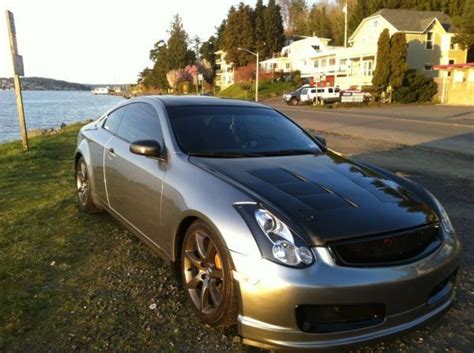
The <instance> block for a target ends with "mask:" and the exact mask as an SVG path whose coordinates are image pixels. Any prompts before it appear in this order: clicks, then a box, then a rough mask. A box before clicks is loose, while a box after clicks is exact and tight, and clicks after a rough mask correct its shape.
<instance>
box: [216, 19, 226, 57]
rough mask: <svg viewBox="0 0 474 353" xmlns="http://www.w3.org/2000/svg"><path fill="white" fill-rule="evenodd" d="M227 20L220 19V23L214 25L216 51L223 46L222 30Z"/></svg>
mask: <svg viewBox="0 0 474 353" xmlns="http://www.w3.org/2000/svg"><path fill="white" fill-rule="evenodd" d="M226 23H227V21H226V20H222V22H221V24H220V25H219V26H217V27H216V45H215V48H216V51H217V50H220V49H222V48H223V40H224V30H225V26H226Z"/></svg>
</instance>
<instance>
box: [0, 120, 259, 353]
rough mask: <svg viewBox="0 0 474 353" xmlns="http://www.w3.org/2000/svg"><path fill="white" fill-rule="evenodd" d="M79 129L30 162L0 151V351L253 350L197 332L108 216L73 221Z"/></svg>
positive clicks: (165, 275) (36, 143) (157, 272)
mask: <svg viewBox="0 0 474 353" xmlns="http://www.w3.org/2000/svg"><path fill="white" fill-rule="evenodd" d="M78 129H79V125H75V126H69V127H67V128H65V129H64V130H61V132H60V133H59V134H57V135H52V136H43V137H38V138H34V139H32V140H31V146H32V149H31V152H30V153H28V154H26V153H23V152H21V144H20V143H19V142H14V143H7V144H3V145H0V195H1V198H0V200H1V203H0V352H30V351H35V352H46V351H49V352H66V351H87V352H90V351H101V352H103V351H113V352H132V351H133V352H149V351H155V352H169V351H178V352H191V351H192V352H207V351H219V352H230V351H233V352H244V351H254V350H253V349H250V348H248V347H246V346H243V345H242V344H241V343H240V339H239V338H238V337H237V336H236V330H235V329H233V328H231V329H226V330H218V329H211V328H207V327H205V326H204V325H202V324H200V323H198V322H197V321H196V320H195V318H194V316H193V314H192V312H191V309H190V307H189V306H188V304H187V302H186V300H185V299H186V298H185V296H184V294H183V292H182V291H181V289H179V288H178V287H177V283H176V282H175V281H174V280H173V279H172V278H171V273H170V271H169V270H168V268H167V266H166V265H165V263H164V262H163V261H161V260H160V259H159V258H158V257H156V256H154V255H153V254H152V253H151V251H149V250H148V248H146V247H145V246H144V245H142V244H141V243H140V242H139V241H138V240H137V239H136V238H135V237H133V236H132V235H130V234H129V233H128V232H126V231H125V230H124V229H123V228H122V227H121V226H120V225H119V224H118V223H117V222H116V221H115V220H114V219H113V218H112V217H110V216H108V215H107V214H98V215H92V216H90V215H84V214H81V213H79V212H78V210H77V208H76V206H75V197H74V191H75V190H74V179H73V162H72V160H73V152H74V146H75V141H76V135H77V131H78ZM151 304H156V308H154V305H153V306H152V309H151V308H150V305H151ZM153 308H154V309H153ZM210 347H211V348H210Z"/></svg>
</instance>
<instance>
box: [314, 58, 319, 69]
mask: <svg viewBox="0 0 474 353" xmlns="http://www.w3.org/2000/svg"><path fill="white" fill-rule="evenodd" d="M314 67H316V68H318V67H319V60H314Z"/></svg>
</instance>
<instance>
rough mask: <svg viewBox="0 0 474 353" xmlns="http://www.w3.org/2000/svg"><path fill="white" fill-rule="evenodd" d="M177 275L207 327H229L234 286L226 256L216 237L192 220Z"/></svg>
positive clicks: (235, 307)
mask: <svg viewBox="0 0 474 353" xmlns="http://www.w3.org/2000/svg"><path fill="white" fill-rule="evenodd" d="M181 275H182V282H183V285H184V288H185V290H186V293H187V296H188V299H189V301H190V303H191V306H192V308H193V310H194V312H195V313H196V315H197V316H198V317H199V318H200V319H201V321H203V322H204V323H206V324H208V325H210V326H230V325H233V324H235V323H236V319H237V314H238V302H237V293H236V291H237V288H236V286H235V283H234V280H233V277H232V266H231V261H230V255H229V254H228V251H227V249H226V247H225V246H224V244H222V241H221V240H220V238H219V237H218V236H217V235H216V234H215V233H214V231H213V230H212V229H211V228H210V227H209V226H208V225H207V224H206V223H204V222H202V221H200V220H198V221H195V222H194V223H193V224H192V225H191V226H190V227H189V229H188V231H187V232H186V235H185V237H184V240H183V245H182V250H181Z"/></svg>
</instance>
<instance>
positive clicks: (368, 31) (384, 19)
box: [336, 9, 467, 88]
mask: <svg viewBox="0 0 474 353" xmlns="http://www.w3.org/2000/svg"><path fill="white" fill-rule="evenodd" d="M386 28H387V29H388V30H389V33H390V35H393V34H394V33H397V32H401V33H405V35H406V40H407V43H408V49H407V63H408V67H409V68H410V69H417V70H420V71H423V72H424V73H425V74H426V75H428V76H431V77H437V76H438V75H439V71H436V70H433V67H434V66H435V65H448V64H460V63H465V62H466V58H467V50H463V49H461V48H460V47H459V46H458V45H457V44H454V43H453V37H454V36H455V33H456V28H455V27H454V25H453V23H452V20H451V18H450V17H449V16H448V15H446V14H444V13H442V12H435V11H414V10H398V9H382V10H379V11H377V12H375V13H374V14H372V15H371V16H369V17H366V18H365V19H363V20H362V22H361V23H360V24H359V26H358V27H357V28H356V30H355V31H354V33H353V34H352V36H351V37H350V38H349V43H350V44H351V46H349V47H347V48H341V49H339V50H338V51H337V52H336V64H337V66H338V73H337V76H336V84H338V85H340V86H341V87H342V88H346V87H361V86H366V85H367V86H368V85H371V84H372V76H373V72H374V69H375V65H376V63H377V41H378V38H379V36H380V34H381V33H382V31H383V30H384V29H386Z"/></svg>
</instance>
